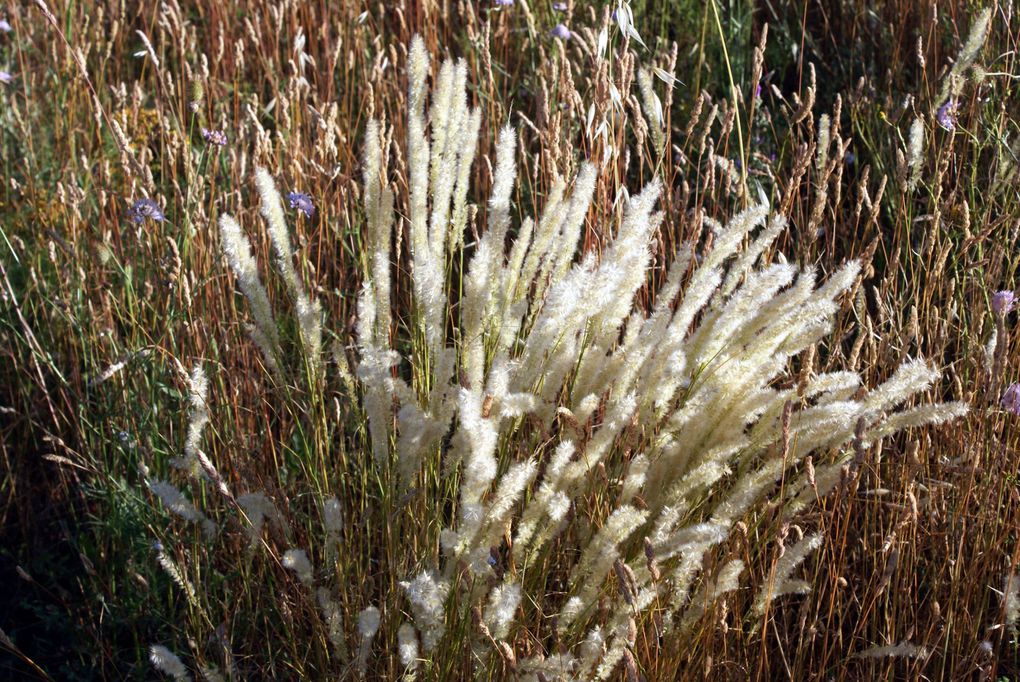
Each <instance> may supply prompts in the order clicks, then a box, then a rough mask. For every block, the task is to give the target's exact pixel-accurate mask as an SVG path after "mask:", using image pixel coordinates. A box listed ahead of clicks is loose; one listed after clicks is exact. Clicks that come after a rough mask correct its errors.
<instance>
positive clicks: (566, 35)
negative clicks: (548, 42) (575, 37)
mask: <svg viewBox="0 0 1020 682" xmlns="http://www.w3.org/2000/svg"><path fill="white" fill-rule="evenodd" d="M552 34H553V37H554V38H559V39H560V40H570V29H569V28H567V26H566V24H556V26H554V27H553V30H552Z"/></svg>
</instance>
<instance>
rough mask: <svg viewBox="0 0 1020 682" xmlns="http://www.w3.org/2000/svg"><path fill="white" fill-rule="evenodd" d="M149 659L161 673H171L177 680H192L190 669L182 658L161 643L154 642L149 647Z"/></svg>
mask: <svg viewBox="0 0 1020 682" xmlns="http://www.w3.org/2000/svg"><path fill="white" fill-rule="evenodd" d="M149 660H150V661H152V666H153V667H154V668H155V669H156V670H158V671H160V672H161V673H164V674H167V675H170V676H171V677H173V678H174V679H175V680H178V681H183V680H190V679H191V676H190V675H188V669H187V668H186V667H185V665H184V663H183V662H182V661H181V659H179V658H177V656H176V655H175V654H174V652H172V651H170V650H169V649H167V648H166V647H165V646H163V645H161V644H153V645H152V646H150V647H149Z"/></svg>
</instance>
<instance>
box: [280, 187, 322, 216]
mask: <svg viewBox="0 0 1020 682" xmlns="http://www.w3.org/2000/svg"><path fill="white" fill-rule="evenodd" d="M286 198H287V203H288V204H289V205H290V207H291V208H296V209H297V210H299V211H301V212H302V213H304V214H305V217H306V218H311V217H312V216H313V215H315V204H313V203H312V198H311V197H310V196H308V195H307V194H305V193H304V192H290V193H289V194H287V197H286Z"/></svg>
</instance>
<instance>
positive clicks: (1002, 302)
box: [992, 290, 1016, 315]
mask: <svg viewBox="0 0 1020 682" xmlns="http://www.w3.org/2000/svg"><path fill="white" fill-rule="evenodd" d="M1015 305H1016V294H1014V293H1013V292H1012V291H1008V290H1007V291H996V292H995V293H994V294H992V312H993V313H995V314H996V315H1007V314H1009V312H1010V311H1011V310H1013V307H1014V306H1015Z"/></svg>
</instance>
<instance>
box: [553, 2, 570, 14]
mask: <svg viewBox="0 0 1020 682" xmlns="http://www.w3.org/2000/svg"><path fill="white" fill-rule="evenodd" d="M553 9H554V10H556V11H557V12H566V11H567V3H565V2H554V3H553Z"/></svg>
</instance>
